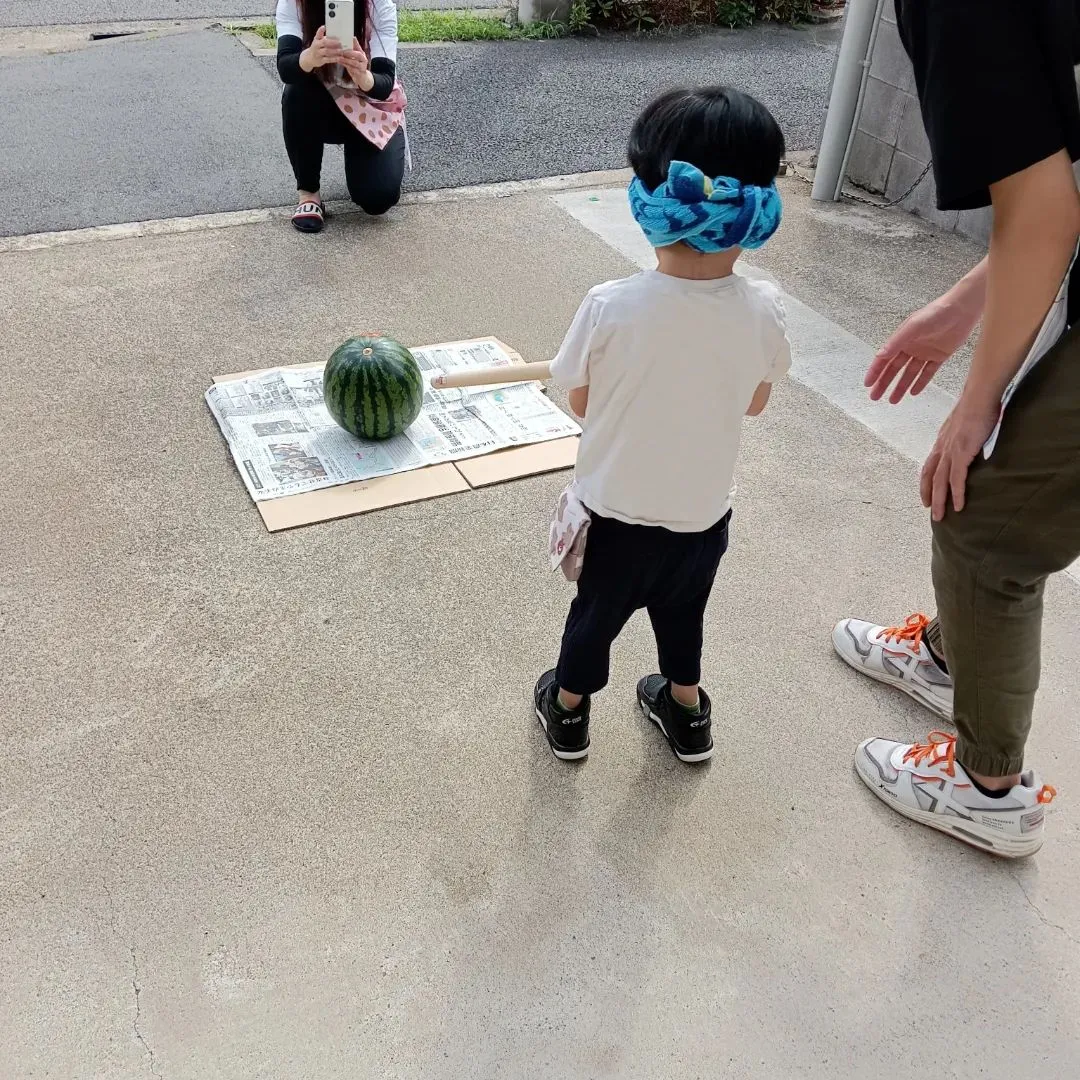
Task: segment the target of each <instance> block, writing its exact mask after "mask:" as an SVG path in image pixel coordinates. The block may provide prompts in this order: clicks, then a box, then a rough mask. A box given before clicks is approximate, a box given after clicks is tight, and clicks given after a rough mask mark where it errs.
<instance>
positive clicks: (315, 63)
mask: <svg viewBox="0 0 1080 1080" xmlns="http://www.w3.org/2000/svg"><path fill="white" fill-rule="evenodd" d="M344 55H345V54H344V51H343V50H342V48H341V42H340V41H338V39H337V38H332V37H327V36H326V27H325V26H320V27H319V29H318V30H316V31H315V37H314V38H313V39H312V42H311V44H310V45H309V46H308V47H307V48H306V49H305V50H304V51H303V52H302V53H301V54H300V66H301V67H302V68H303V69H304V70H305V71H314V70H315V68H321V67H325V66H326V65H327V64H340V63H342V62H343V61H342V57H343V56H344ZM305 61H306V62H305Z"/></svg>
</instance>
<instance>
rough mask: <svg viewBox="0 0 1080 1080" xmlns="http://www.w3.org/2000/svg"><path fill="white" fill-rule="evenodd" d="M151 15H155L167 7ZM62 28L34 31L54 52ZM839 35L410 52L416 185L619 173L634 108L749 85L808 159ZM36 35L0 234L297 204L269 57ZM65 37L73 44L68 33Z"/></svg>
mask: <svg viewBox="0 0 1080 1080" xmlns="http://www.w3.org/2000/svg"><path fill="white" fill-rule="evenodd" d="M2 3H3V0H0V4H2ZM4 10H5V9H4V8H3V7H2V6H0V14H2V13H3V11H4ZM185 13H187V14H190V12H187V11H185ZM144 14H145V17H146V18H152V17H156V14H159V12H158V8H157V7H154V6H152V5H149V6H147V7H146V10H145V13H144ZM57 33H58V32H57V31H56V30H51V29H50V30H40V31H38V36H39V37H41V36H43V37H44V39H45V40H46V41H48V42H54V41H55V40H56V37H57ZM837 34H838V31H837V30H836V29H835V28H826V27H818V28H813V29H806V30H792V29H786V28H778V27H755V28H753V29H750V30H746V31H740V32H738V33H714V34H703V35H697V36H690V37H685V38H681V37H680V38H645V39H632V38H612V39H607V38H605V39H603V40H586V39H575V40H567V41H555V42H507V43H486V44H485V43H480V44H474V45H461V46H452V45H450V46H441V47H430V48H429V47H423V48H411V49H403V50H402V54H401V57H400V62H401V68H402V78H403V80H404V82H405V85H406V88H407V92H408V94H409V101H410V106H409V133H410V137H411V141H412V148H413V157H414V164H415V169H414V171H413V173H412V175H411V176H410V177H409V178H408V184H409V186H410V188H411V189H413V190H429V189H438V188H450V187H456V186H461V185H468V184H477V183H488V182H492V181H503V180H511V179H524V178H532V177H538V176H550V175H558V174H564V173H572V172H584V171H591V170H595V169H608V168H619V167H621V166H622V165H624V164H625V146H626V139H627V135H628V134H629V130H630V125H631V123H632V121H633V118H634V116H635V115H636V113H637V112H638V110H639V109H640V106H641V105H642V104H643V103H644V101H645V100H646V99H647V98H649V97H651V96H653V95H655V94H656V93H657V92H658V91H659V89H661V88H662V87H664V86H668V85H672V84H675V83H679V82H687V83H695V82H711V81H717V80H726V81H729V82H732V83H734V84H737V85H740V86H743V87H745V88H746V89H748V90H750V91H751V92H753V93H756V94H758V95H759V96H760V97H761V98H762V99H763V100H764V101H765V102H766V103H767V104H769V105H770V106H771V107H773V108H774V109H775V111H776V114H777V116H778V118H779V119H780V121H781V124H782V125H783V127H784V130H785V132H786V134H787V140H788V145H789V147H790V148H791V149H799V148H806V147H809V146H811V145H814V144H815V143H816V139H817V134H818V128H819V125H820V123H821V118H822V116H823V113H824V108H825V99H826V93H827V88H828V85H829V79H830V76H831V71H832V63H833V56H834V53H835V49H836V43H837V41H838V37H837ZM16 35H18V43H17V46H16V48H8V49H7V51H6V52H5V42H10V41H11V39H12V38H14V37H15V36H16ZM82 36H83V38H85V34H83V35H82ZM33 38H34V35H32V34H30V35H28V34H27V32H26V31H12V30H8V31H0V100H3V102H4V108H3V109H2V110H0V145H2V146H3V147H4V148H5V152H4V153H3V154H0V187H2V188H3V189H4V190H6V191H10V192H14V198H13V199H11V200H9V202H8V205H7V206H6V208H5V212H4V213H3V214H2V215H0V236H5V235H19V234H23V233H28V232H40V231H45V230H52V229H74V228H83V227H87V226H92V225H99V224H106V223H112V222H124V221H133V220H144V219H150V218H159V217H166V216H175V215H185V214H203V213H214V212H223V211H234V210H242V209H247V208H249V207H256V206H257V207H268V206H278V205H281V204H283V203H285V202H288V201H289V200H290V199H293V198H295V186H294V180H293V177H292V173H291V170H290V168H289V162H288V158H287V156H286V154H285V148H284V145H283V144H282V140H281V107H280V95H281V84H280V81H279V80H278V77H277V73H276V70H275V68H274V60H273V57H265V58H256V57H253V56H252V55H251V54H250V53H249V52H248V51H247V50H246V49H245V48H244V46H243V45H241V44H240V42H239V41H238V40H237V39H236V38H234V37H232V36H230V35H229V34H227V33H225V32H224V31H222V30H220V29H218V30H211V29H206V28H205V27H203V26H200V25H199V24H197V23H195V24H185V26H183V27H181V28H180V32H176V30H175V29H174V30H173V31H171V32H168V33H165V32H156V33H155V35H153V36H151V37H150V38H146V37H141V38H118V39H114V40H110V41H102V42H97V43H94V44H92V45H91V44H89V43H88V42H85V41H84V47H81V48H78V49H75V50H74V51H65V52H61V53H58V54H55V55H46V54H42V53H41V52H40V51H35V46H34V43H33ZM62 38H63V43H62V46H61V47H63V48H64V49H71V48H73V42H72V40H71V35H70V34H68V35H62ZM658 73H660V74H659V75H658ZM86 87H93V88H94V92H93V93H87V92H86V90H85V88H86ZM324 190H325V191H326V193H327V195H328V196H329V197H331V198H339V197H343V196H344V195H345V189H344V177H343V170H342V165H341V155H340V152H339V151H337V150H335V149H331V150H328V152H327V154H326V161H325V168H324Z"/></svg>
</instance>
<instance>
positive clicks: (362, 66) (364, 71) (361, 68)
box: [341, 38, 375, 94]
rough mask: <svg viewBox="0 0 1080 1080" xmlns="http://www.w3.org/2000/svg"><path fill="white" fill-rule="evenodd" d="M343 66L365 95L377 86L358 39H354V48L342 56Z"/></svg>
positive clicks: (347, 50)
mask: <svg viewBox="0 0 1080 1080" xmlns="http://www.w3.org/2000/svg"><path fill="white" fill-rule="evenodd" d="M341 64H342V66H343V67H344V68H345V70H346V71H347V72H348V74H349V78H350V79H352V81H353V82H354V83H355V84H356V86H357V88H358V89H360V90H362V91H363V92H364V93H365V94H366V93H367V92H368V91H369V90H370V89H371V88H372V87H373V86H374V85H375V76H374V75H372V74H371V70H370V69H369V67H368V58H367V55H366V54H365V52H364V50H363V49H362V48H361V47H360V42H359V41H357V39H356V38H353V39H352V48H351V49H346V50H345V51H344V52H343V53H342V54H341Z"/></svg>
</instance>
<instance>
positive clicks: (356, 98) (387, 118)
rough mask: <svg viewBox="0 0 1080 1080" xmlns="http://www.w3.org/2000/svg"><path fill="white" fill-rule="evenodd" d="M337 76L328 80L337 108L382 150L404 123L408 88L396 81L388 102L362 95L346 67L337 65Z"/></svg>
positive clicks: (328, 88) (369, 140) (366, 137)
mask: <svg viewBox="0 0 1080 1080" xmlns="http://www.w3.org/2000/svg"><path fill="white" fill-rule="evenodd" d="M335 74H336V78H335V79H334V81H333V82H331V83H327V85H326V89H327V90H329V91H330V96H331V97H333V99H334V101H335V102H336V104H337V107H338V108H339V109H340V110H341V111H342V113H343V114H344V115H345V119H346V120H348V121H349V123H350V124H352V126H353V127H354V128H356V130H357V131H359V132H360V134H361V135H363V136H364V138H365V139H367V140H368V142H370V143H372V144H373V145H374V146H377V147H378V148H379V149H380V150H382V149H383V148H384V147H385V146H386V144H387V143H388V142H389V141H390V140H391V139H392V138H393V137H394V132H396V131H397V129H398V128H399V127H401V125H402V124H403V123H404V122H405V104H406V100H405V91H404V90H403V89H402V87H401V83H399V82H395V83H394V89H393V90H391V91H390V96H389V97H388V98H387V99H386V100H385V101H373V100H372V99H371V98H369V97H368V96H367V95H366V94H362V93H361V92H360V91H359V90H358V89H357V87H356V86H354V85H353V83H352V82H351V81H350V80H349V78H348V76H347V75H346V74H345V70H344V68H340V67H339V68H338V70H337V72H336V73H335Z"/></svg>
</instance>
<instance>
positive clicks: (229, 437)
mask: <svg viewBox="0 0 1080 1080" xmlns="http://www.w3.org/2000/svg"><path fill="white" fill-rule="evenodd" d="M412 353H413V356H415V357H416V361H417V363H418V364H419V366H420V370H421V373H422V374H423V377H424V383H425V386H426V389H425V392H424V405H423V408H422V409H421V412H420V415H419V416H418V417H417V418H416V420H415V422H414V423H413V424H412V425H411V426H410V427H409V428H408V429H407V430H406V431H405V432H404V433H402V434H401V435H398V436H396V437H395V438H393V439H386V440H384V441H380V442H369V441H367V440H364V439H357V438H355V437H354V436H352V435H350V434H349V433H348V432H347V431H344V430H342V428H340V427H339V426H338V425H337V424H336V423H335V422H334V420H333V419H332V418H331V416H330V414H329V412H328V411H327V409H326V405H325V403H324V402H323V394H322V368H275V369H273V370H271V371H264V372H260V373H259V374H257V375H251V376H248V377H246V378H242V379H234V380H232V381H229V382H222V383H216V384H215V385H214V386H212V387H210V389H209V390H207V392H206V401H207V404H208V405H209V406H210V411H211V412H212V413H213V414H214V417H215V419H216V420H217V422H218V424H219V426H220V427H221V431H222V434H223V435H224V436H225V440H226V442H227V443H228V444H229V449H230V451H231V452H232V455H233V460H234V461H235V462H236V467H237V468H238V469H239V470H240V475H241V477H243V480H244V484H245V486H246V487H247V490H248V493H249V494H250V495H251V497H252V498H253V499H254V500H255V501H256V502H261V501H262V500H264V499H278V498H281V497H282V496H284V495H296V494H298V493H299V492H303V491H314V490H316V489H317V488H324V487H331V486H333V485H334V484H347V483H351V482H352V481H355V480H370V479H372V478H374V477H377V476H388V475H389V474H391V473H398V472H407V471H408V470H409V469H419V468H422V467H423V466H425V465H434V464H437V463H438V462H443V461H454V460H457V459H459V458H467V457H476V456H478V455H480V454H489V453H491V452H492V451H493V450H501V449H503V448H505V447H508V446H523V445H525V444H527V443H537V442H546V441H548V440H549V439H561V438H565V437H566V436H569V435H577V434H578V433H579V432H580V431H581V429H580V427H578V425H577V424H576V423H575V422H574V421H573V420H571V419H570V417H569V416H567V415H566V414H565V413H564V412H563V411H562V410H561V409H559V408H558V407H557V406H556V405H554V404H553V403H552V402H550V401H549V400H548V399H547V398H546V397H545V396H544V394H543V392H542V391H541V389H540V386H539V384H538V383H517V384H500V385H498V386H482V387H471V388H467V389H452V390H432V389H431V380H432V378H433V377H434V376H436V375H439V374H442V373H444V372H450V371H457V370H459V369H461V368H469V367H495V366H503V365H505V366H506V367H507V368H510V367H511V366H512V364H513V361H512V360H511V359H510V357H509V356H508V355H507V354H506V352H505V350H503V349H502V348H500V347H499V345H498V343H497V342H494V341H469V342H463V343H458V344H452V345H433V346H430V347H428V348H423V349H413V350H412Z"/></svg>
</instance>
